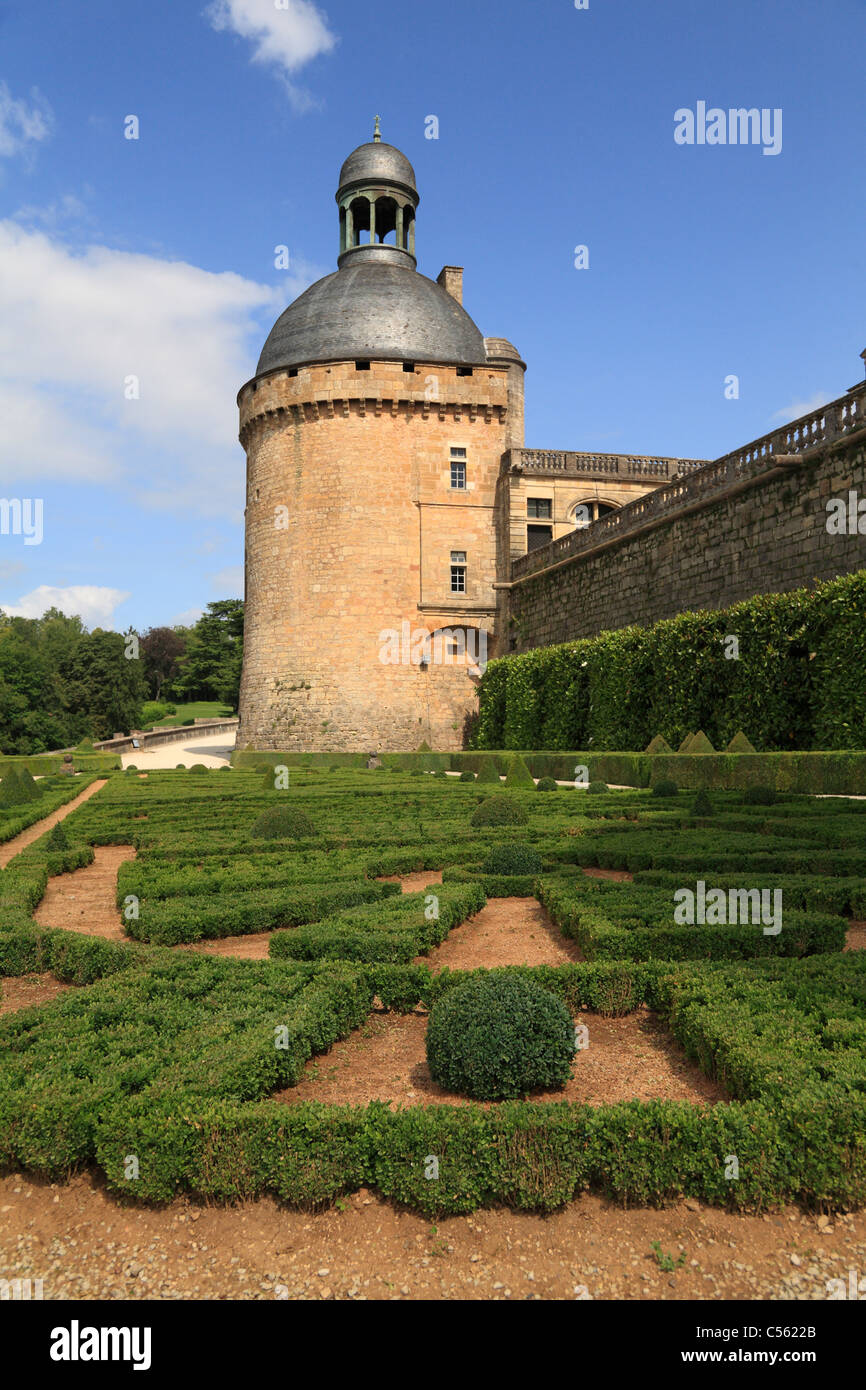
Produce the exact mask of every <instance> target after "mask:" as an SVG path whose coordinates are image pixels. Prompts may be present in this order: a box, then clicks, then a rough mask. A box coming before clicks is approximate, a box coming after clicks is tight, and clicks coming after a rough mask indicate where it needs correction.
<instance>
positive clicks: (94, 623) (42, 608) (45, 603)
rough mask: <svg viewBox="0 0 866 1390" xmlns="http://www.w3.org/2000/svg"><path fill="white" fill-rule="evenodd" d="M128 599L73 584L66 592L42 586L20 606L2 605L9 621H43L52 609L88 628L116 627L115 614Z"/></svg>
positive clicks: (116, 591)
mask: <svg viewBox="0 0 866 1390" xmlns="http://www.w3.org/2000/svg"><path fill="white" fill-rule="evenodd" d="M128 598H129V593H128V592H126V591H124V590H123V589H107V588H103V587H102V586H101V585H99V584H73V585H70V586H69V587H68V588H66V589H58V588H55V587H54V586H53V585H51V584H40V585H39V588H38V589H32V590H31V592H30V593H29V594H23V595H22V597H21V598H20V599H19V600H18V602H17V603H3V604H0V608H2V610H3V612H4V613H8V615H9V617H10V618H41V617H42V615H43V613H46V612H47V611H48V609H49V608H59V609H60V611H61V613H65V614H66V615H67V616H68V617H71V618H72V617H76V616H77V617H79V618H81V620H82V622H83V623H84V624H85V626H86V627H104V628H113V627H114V625H115V624H114V610H115V608H117V607H119V605H120V604H121V603H124V602H125V601H126V599H128Z"/></svg>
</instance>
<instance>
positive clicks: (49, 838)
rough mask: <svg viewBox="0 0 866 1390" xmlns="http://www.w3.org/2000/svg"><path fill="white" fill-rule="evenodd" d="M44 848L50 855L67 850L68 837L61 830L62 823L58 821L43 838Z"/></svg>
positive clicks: (62, 829)
mask: <svg viewBox="0 0 866 1390" xmlns="http://www.w3.org/2000/svg"><path fill="white" fill-rule="evenodd" d="M45 848H46V849H47V850H49V851H51V852H52V853H57V852H58V851H59V850H64V849H69V836H68V835H67V833H66V831H65V830H64V828H63V822H62V821H60V820H59V821H58V822H57V824H56V825H54V826H53V827H52V828H51V830H49V832H48V834H47V835H46V836H45Z"/></svg>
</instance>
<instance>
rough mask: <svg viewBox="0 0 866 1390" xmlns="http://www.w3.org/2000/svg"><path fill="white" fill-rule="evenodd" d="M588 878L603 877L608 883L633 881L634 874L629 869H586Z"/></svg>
mask: <svg viewBox="0 0 866 1390" xmlns="http://www.w3.org/2000/svg"><path fill="white" fill-rule="evenodd" d="M583 872H584V873H585V874H586V876H587V878H603V879H606V880H607V882H608V883H631V881H632V879H633V878H634V874H630V873H629V872H628V870H627V869H584V871H583Z"/></svg>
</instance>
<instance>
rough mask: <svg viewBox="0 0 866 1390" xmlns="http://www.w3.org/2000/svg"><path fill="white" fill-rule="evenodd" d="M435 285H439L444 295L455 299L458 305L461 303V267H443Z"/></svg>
mask: <svg viewBox="0 0 866 1390" xmlns="http://www.w3.org/2000/svg"><path fill="white" fill-rule="evenodd" d="M436 284H437V285H441V286H442V288H443V290H445V292H446V294H450V296H451V298H452V299H456V300H457V303H458V304H462V303H463V267H462V265H443V267H442V269H441V270H440V272H439V275H438V277H437V280H436Z"/></svg>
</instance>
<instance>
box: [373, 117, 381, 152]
mask: <svg viewBox="0 0 866 1390" xmlns="http://www.w3.org/2000/svg"><path fill="white" fill-rule="evenodd" d="M381 119H382V117H381V116H377V117H376V129H375V130H374V131H373V140H374V143H375V144H377V145H380V144H381V143H382V132H381V130H380V129H379V122H380V121H381Z"/></svg>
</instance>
